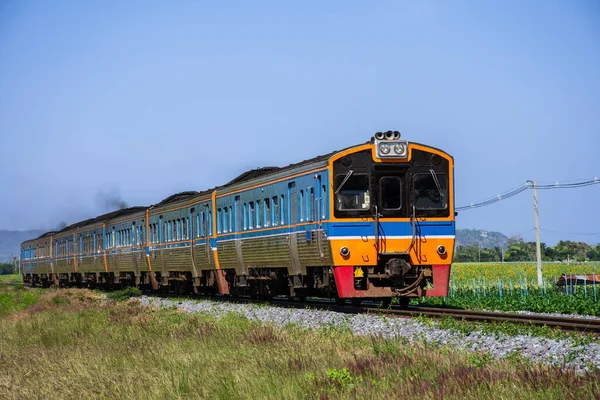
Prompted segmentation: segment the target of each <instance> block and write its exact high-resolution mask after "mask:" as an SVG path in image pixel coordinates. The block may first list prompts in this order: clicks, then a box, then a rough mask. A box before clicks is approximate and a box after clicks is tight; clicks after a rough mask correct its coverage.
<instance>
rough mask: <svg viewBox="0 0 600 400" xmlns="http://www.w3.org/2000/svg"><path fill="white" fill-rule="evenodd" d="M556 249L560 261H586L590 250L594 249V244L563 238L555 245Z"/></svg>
mask: <svg viewBox="0 0 600 400" xmlns="http://www.w3.org/2000/svg"><path fill="white" fill-rule="evenodd" d="M554 249H555V251H556V254H557V256H558V258H559V261H565V260H573V261H586V260H587V259H588V253H589V251H590V250H592V246H590V245H589V244H587V243H583V242H572V241H570V240H561V241H560V242H558V243H557V244H556V246H554Z"/></svg>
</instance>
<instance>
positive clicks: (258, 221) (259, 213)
mask: <svg viewBox="0 0 600 400" xmlns="http://www.w3.org/2000/svg"><path fill="white" fill-rule="evenodd" d="M262 214H263V212H262V207H261V206H260V200H256V227H257V228H260V226H261V222H262V220H263V218H264V217H263V215H262Z"/></svg>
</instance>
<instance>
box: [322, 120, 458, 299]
mask: <svg viewBox="0 0 600 400" xmlns="http://www.w3.org/2000/svg"><path fill="white" fill-rule="evenodd" d="M329 171H330V182H331V198H330V224H329V229H328V236H329V241H330V244H331V251H332V255H333V264H334V268H333V272H334V276H335V282H336V288H337V292H338V296H339V297H340V298H389V297H400V298H405V299H408V298H410V297H417V296H446V295H447V294H448V283H449V277H450V265H451V262H452V253H453V250H454V235H455V232H454V230H455V225H454V218H455V213H454V185H453V172H454V162H453V159H452V157H451V156H450V155H448V154H447V153H445V152H443V151H441V150H438V149H435V148H433V147H430V146H425V145H422V144H418V143H412V142H408V141H406V140H403V139H401V137H400V133H399V132H397V131H387V132H377V133H376V134H375V136H374V137H373V138H372V139H371V142H370V143H368V144H365V145H362V146H357V147H353V148H351V149H348V150H346V151H343V152H340V153H338V154H336V155H334V156H333V157H332V158H331V159H330V161H329Z"/></svg>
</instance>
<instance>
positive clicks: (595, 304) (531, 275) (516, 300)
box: [418, 262, 600, 316]
mask: <svg viewBox="0 0 600 400" xmlns="http://www.w3.org/2000/svg"><path fill="white" fill-rule="evenodd" d="M596 273H598V274H600V264H599V263H597V262H596V263H570V264H567V263H544V264H543V267H542V275H543V285H541V286H538V284H537V272H536V265H535V263H469V264H454V265H452V273H451V276H450V293H449V296H448V298H445V299H444V298H437V299H433V298H423V299H420V300H419V301H418V303H421V304H436V305H437V304H446V305H449V306H456V307H464V308H470V309H487V310H503V311H520V310H522V311H534V312H550V313H566V314H582V315H592V316H600V285H587V284H586V285H579V286H577V285H571V286H566V287H565V286H563V287H558V286H556V282H557V281H558V279H559V278H560V276H561V275H562V274H568V275H570V274H577V275H592V277H595V276H596Z"/></svg>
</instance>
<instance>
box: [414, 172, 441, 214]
mask: <svg viewBox="0 0 600 400" xmlns="http://www.w3.org/2000/svg"><path fill="white" fill-rule="evenodd" d="M447 199H448V177H447V175H446V174H438V173H435V172H434V171H433V170H431V171H430V172H429V173H419V174H415V175H414V203H415V208H416V209H417V210H420V211H425V214H431V213H428V211H434V213H433V214H436V215H437V213H435V211H439V210H446V209H447V208H448V200H447Z"/></svg>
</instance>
